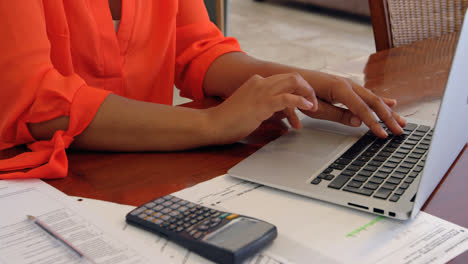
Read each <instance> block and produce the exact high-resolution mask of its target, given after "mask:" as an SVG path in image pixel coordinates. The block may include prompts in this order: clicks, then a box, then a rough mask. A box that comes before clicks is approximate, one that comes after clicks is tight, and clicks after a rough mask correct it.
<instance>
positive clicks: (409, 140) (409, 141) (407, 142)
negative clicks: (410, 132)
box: [402, 139, 418, 147]
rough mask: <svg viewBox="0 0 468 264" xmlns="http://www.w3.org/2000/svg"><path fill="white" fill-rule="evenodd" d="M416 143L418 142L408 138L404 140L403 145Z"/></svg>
mask: <svg viewBox="0 0 468 264" xmlns="http://www.w3.org/2000/svg"><path fill="white" fill-rule="evenodd" d="M416 144H418V141H415V140H411V139H408V140H406V141H405V145H416ZM402 147H403V146H402Z"/></svg>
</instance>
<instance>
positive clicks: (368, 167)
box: [363, 165, 377, 172]
mask: <svg viewBox="0 0 468 264" xmlns="http://www.w3.org/2000/svg"><path fill="white" fill-rule="evenodd" d="M363 170H366V171H372V172H374V171H376V170H377V167H375V166H371V165H367V166H366V167H364V168H363Z"/></svg>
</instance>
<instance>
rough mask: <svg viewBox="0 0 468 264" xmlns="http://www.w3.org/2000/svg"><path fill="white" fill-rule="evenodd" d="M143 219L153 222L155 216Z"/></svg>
mask: <svg viewBox="0 0 468 264" xmlns="http://www.w3.org/2000/svg"><path fill="white" fill-rule="evenodd" d="M145 220H146V221H149V222H153V221H154V220H156V218H154V217H152V216H150V217H146V218H145Z"/></svg>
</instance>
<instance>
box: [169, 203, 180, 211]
mask: <svg viewBox="0 0 468 264" xmlns="http://www.w3.org/2000/svg"><path fill="white" fill-rule="evenodd" d="M179 207H180V205H179V204H173V205H171V209H174V210H176V209H178V208H179Z"/></svg>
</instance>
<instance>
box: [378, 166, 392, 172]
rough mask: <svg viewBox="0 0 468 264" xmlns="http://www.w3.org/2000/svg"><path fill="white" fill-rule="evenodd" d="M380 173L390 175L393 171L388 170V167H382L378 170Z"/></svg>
mask: <svg viewBox="0 0 468 264" xmlns="http://www.w3.org/2000/svg"><path fill="white" fill-rule="evenodd" d="M379 171H381V172H385V173H391V172H392V171H393V169H392V168H389V167H383V168H380V170H379Z"/></svg>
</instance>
